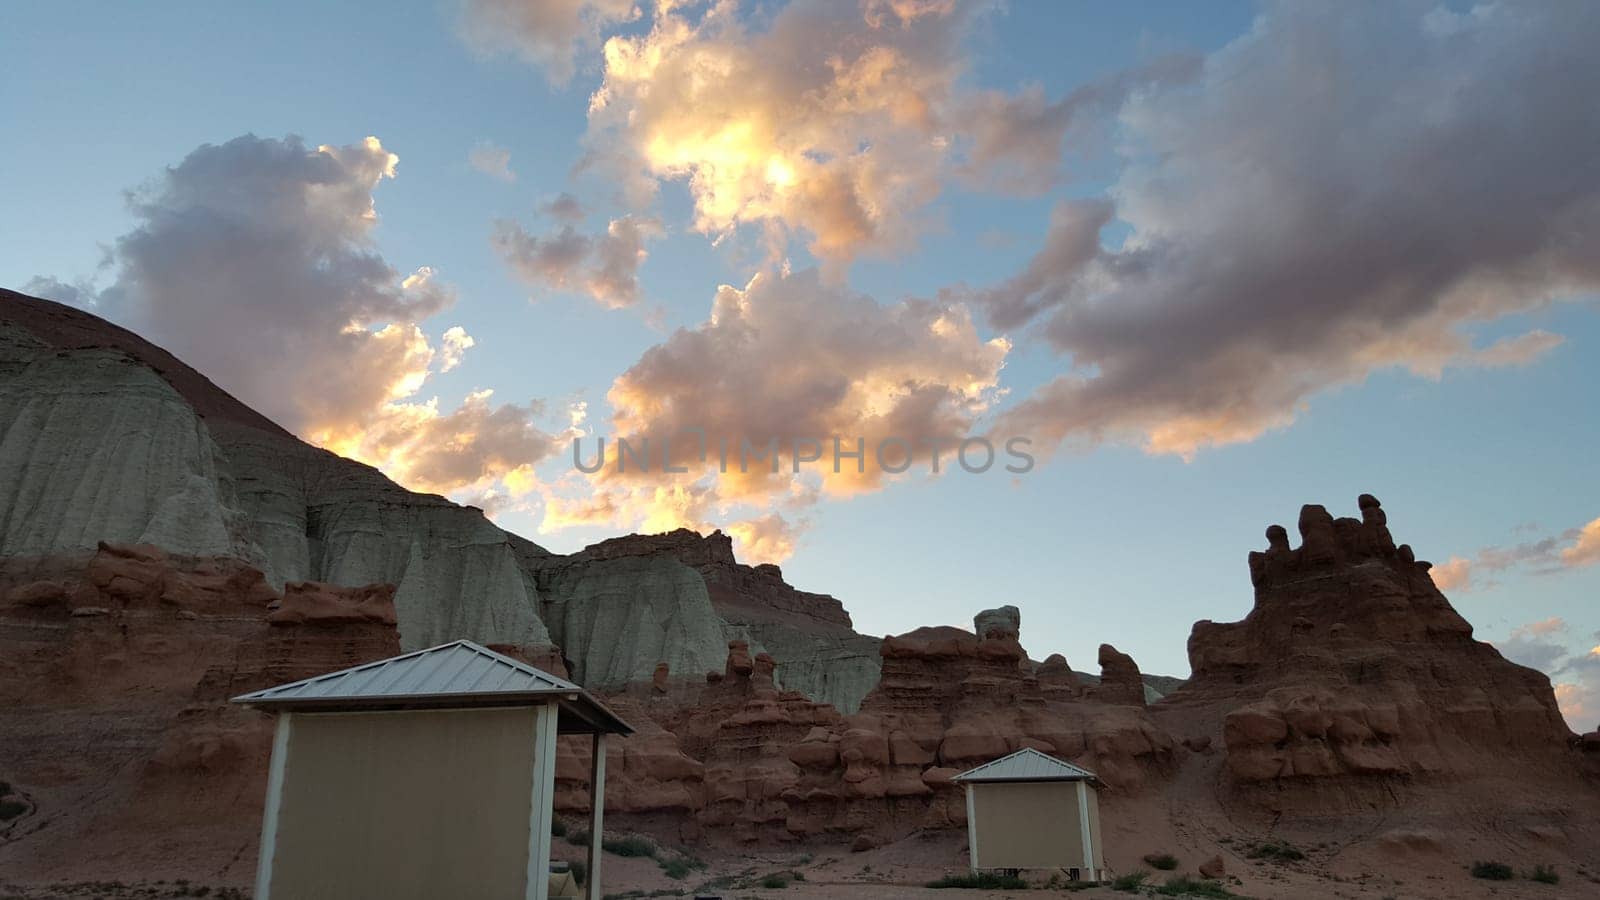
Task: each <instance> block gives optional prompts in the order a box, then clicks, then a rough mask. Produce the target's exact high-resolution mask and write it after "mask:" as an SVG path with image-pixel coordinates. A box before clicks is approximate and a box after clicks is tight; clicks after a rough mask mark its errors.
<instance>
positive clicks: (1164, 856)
mask: <svg viewBox="0 0 1600 900" xmlns="http://www.w3.org/2000/svg"><path fill="white" fill-rule="evenodd" d="M1144 864H1145V865H1147V866H1149V867H1150V868H1152V869H1160V870H1161V871H1163V872H1171V871H1172V870H1173V869H1176V868H1177V867H1178V858H1177V857H1176V856H1173V855H1172V854H1171V853H1151V854H1149V855H1148V856H1146V857H1145V858H1144Z"/></svg>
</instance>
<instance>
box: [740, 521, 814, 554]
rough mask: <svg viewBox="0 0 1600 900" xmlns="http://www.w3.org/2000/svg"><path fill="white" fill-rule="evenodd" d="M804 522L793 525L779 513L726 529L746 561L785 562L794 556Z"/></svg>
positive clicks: (742, 522)
mask: <svg viewBox="0 0 1600 900" xmlns="http://www.w3.org/2000/svg"><path fill="white" fill-rule="evenodd" d="M804 529H805V526H804V524H803V523H802V524H799V525H796V524H793V523H791V522H789V520H788V519H785V518H784V517H783V516H782V515H781V514H779V513H768V514H766V515H764V516H761V517H759V518H755V519H747V520H744V521H741V522H734V523H732V524H731V525H729V526H728V527H727V532H728V535H729V536H730V537H732V538H733V540H734V543H735V544H736V545H738V547H739V550H740V552H739V555H740V557H741V558H742V559H744V560H746V561H747V562H750V561H754V562H774V563H775V562H782V561H783V560H786V559H788V558H789V557H791V556H793V555H794V551H795V545H796V543H797V542H798V540H799V537H800V532H801V531H803V530H804Z"/></svg>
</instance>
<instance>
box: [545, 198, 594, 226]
mask: <svg viewBox="0 0 1600 900" xmlns="http://www.w3.org/2000/svg"><path fill="white" fill-rule="evenodd" d="M539 214H540V215H543V216H549V217H550V218H552V219H556V220H557V221H561V222H582V221H583V215H584V213H583V204H581V203H579V202H578V198H577V197H574V196H572V195H571V194H569V193H567V192H565V191H562V192H561V193H559V194H557V195H555V196H554V197H551V198H550V199H549V200H546V201H545V202H543V203H541V204H539Z"/></svg>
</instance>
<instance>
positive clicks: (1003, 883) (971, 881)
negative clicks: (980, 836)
mask: <svg viewBox="0 0 1600 900" xmlns="http://www.w3.org/2000/svg"><path fill="white" fill-rule="evenodd" d="M928 887H931V888H969V889H972V890H979V891H1007V890H1010V891H1016V890H1026V889H1027V887H1028V883H1027V882H1026V881H1023V880H1022V879H1021V878H1018V877H1017V876H1015V875H999V874H996V873H994V872H979V873H977V874H976V875H946V876H945V877H943V878H941V879H939V880H938V881H930V882H928Z"/></svg>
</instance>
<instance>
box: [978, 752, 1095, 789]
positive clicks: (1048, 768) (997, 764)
mask: <svg viewBox="0 0 1600 900" xmlns="http://www.w3.org/2000/svg"><path fill="white" fill-rule="evenodd" d="M1096 777H1097V776H1096V775H1095V774H1094V773H1093V772H1091V771H1089V770H1088V769H1084V768H1080V767H1078V766H1075V765H1073V764H1072V763H1069V762H1062V761H1061V760H1059V759H1056V758H1055V757H1054V756H1049V755H1047V754H1044V753H1040V752H1039V751H1037V750H1035V749H1033V748H1032V747H1024V748H1022V749H1021V750H1018V751H1017V752H1015V753H1013V754H1011V755H1010V756H1002V757H1000V758H999V759H997V760H995V761H993V762H987V763H984V764H983V765H981V766H978V767H977V768H975V769H968V770H967V771H965V772H962V773H961V774H960V775H957V776H956V777H954V778H952V779H950V780H951V781H1085V780H1090V779H1094V778H1096Z"/></svg>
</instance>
